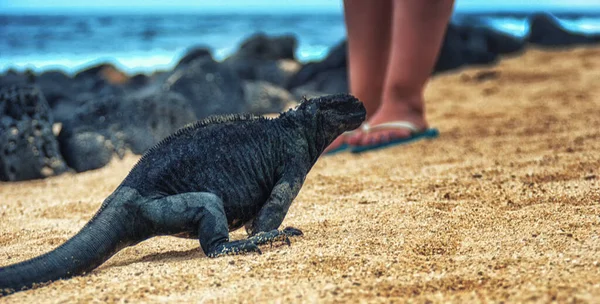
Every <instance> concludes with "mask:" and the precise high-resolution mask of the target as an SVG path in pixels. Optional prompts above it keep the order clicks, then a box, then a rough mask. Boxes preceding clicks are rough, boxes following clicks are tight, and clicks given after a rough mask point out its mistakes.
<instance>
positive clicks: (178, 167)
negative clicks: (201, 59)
mask: <svg viewBox="0 0 600 304" xmlns="http://www.w3.org/2000/svg"><path fill="white" fill-rule="evenodd" d="M365 115H366V111H365V108H364V106H363V104H362V102H360V101H359V100H358V99H356V98H355V97H353V96H352V95H348V94H336V95H328V96H323V97H319V98H313V99H308V100H307V99H304V100H303V101H302V102H301V103H300V105H299V106H298V107H296V109H292V110H289V111H287V112H284V113H281V114H280V115H279V116H278V117H277V118H271V119H269V118H264V117H261V116H255V115H251V114H238V115H227V116H212V117H209V118H207V119H205V120H202V121H199V122H196V123H194V124H192V125H188V126H185V127H183V128H181V129H179V130H178V131H176V132H175V133H174V134H172V135H170V136H168V137H167V138H165V139H163V140H162V141H160V142H159V143H158V144H156V145H155V146H154V147H152V148H150V149H149V150H148V151H146V153H145V154H144V155H143V156H142V157H141V159H140V160H139V161H138V163H137V164H136V165H135V166H134V167H133V169H131V171H130V172H129V174H128V175H127V177H126V178H125V179H124V180H123V181H122V183H121V184H120V185H119V186H118V187H117V189H116V190H115V191H114V192H113V193H112V194H111V195H110V196H108V197H107V198H106V199H105V201H104V202H103V203H102V206H101V207H100V209H99V210H98V211H97V213H96V214H95V215H94V216H93V217H92V219H91V220H90V221H89V222H88V223H87V224H86V225H85V226H84V227H83V228H82V229H81V230H80V231H79V232H78V233H77V234H76V235H75V236H73V237H72V238H71V239H69V240H68V241H66V242H65V243H64V244H62V245H60V246H59V247H57V248H56V249H54V250H52V251H50V252H48V253H45V254H43V255H40V256H38V257H35V258H33V259H30V260H26V261H23V262H20V263H17V264H13V265H9V266H5V267H1V268H0V295H7V294H10V293H12V292H16V291H20V290H24V289H29V288H32V287H34V285H38V284H44V283H47V282H51V281H55V280H59V279H66V278H69V277H72V276H75V275H82V274H84V273H86V272H89V271H91V270H93V269H94V268H96V267H98V266H99V265H101V264H102V263H104V262H105V261H106V260H108V259H109V258H110V257H111V256H113V255H114V254H115V253H117V252H118V251H119V250H121V249H123V248H124V247H127V246H132V245H135V244H137V243H139V242H141V241H143V240H146V239H148V238H151V237H153V236H159V235H175V236H179V237H189V238H197V239H199V241H200V247H201V248H202V250H203V251H204V253H205V254H206V255H207V256H208V257H217V256H220V255H225V254H240V253H245V252H258V253H260V249H259V247H258V245H262V244H266V243H269V242H273V241H275V240H284V241H286V243H288V244H289V239H288V236H294V235H301V234H302V232H301V231H300V230H298V229H296V228H292V227H287V228H285V229H283V230H278V228H279V226H280V225H281V223H282V222H283V219H284V217H285V215H286V214H287V211H288V208H289V207H290V205H291V203H292V201H293V200H294V198H295V197H296V195H297V194H298V192H299V191H300V188H301V187H302V184H303V182H304V180H305V177H306V175H307V173H308V172H309V171H310V170H311V168H312V166H313V165H314V164H315V162H316V161H317V159H318V158H319V156H320V155H321V153H322V152H323V150H324V149H325V147H327V146H328V145H329V144H330V143H331V142H332V141H333V140H334V139H335V138H336V137H338V136H339V135H340V134H342V133H343V132H345V131H349V130H353V129H356V128H357V127H359V126H360V125H361V123H362V122H363V121H364V120H365ZM242 226H245V227H246V231H247V232H248V238H246V239H242V240H236V241H230V240H229V231H233V230H236V229H239V228H241V227H242Z"/></svg>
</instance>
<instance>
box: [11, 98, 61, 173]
mask: <svg viewBox="0 0 600 304" xmlns="http://www.w3.org/2000/svg"><path fill="white" fill-rule="evenodd" d="M0 115H1V116H0V180H3V181H21V180H30V179H38V178H44V177H48V176H53V175H58V174H61V173H63V172H65V171H67V170H68V168H67V166H66V165H65V162H64V160H63V158H62V156H61V155H60V153H59V149H58V144H57V141H56V137H55V136H54V134H53V132H52V125H53V119H52V113H51V112H50V107H49V106H48V103H47V102H46V100H45V98H44V95H43V94H42V92H41V91H40V90H39V88H38V87H36V86H11V87H4V88H1V89H0Z"/></svg>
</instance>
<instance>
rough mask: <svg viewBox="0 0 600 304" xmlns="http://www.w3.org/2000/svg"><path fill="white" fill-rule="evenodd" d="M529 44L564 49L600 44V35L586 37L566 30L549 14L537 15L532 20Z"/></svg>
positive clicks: (528, 37)
mask: <svg viewBox="0 0 600 304" xmlns="http://www.w3.org/2000/svg"><path fill="white" fill-rule="evenodd" d="M529 24H530V30H529V35H528V36H527V42H529V43H531V44H533V45H538V46H542V47H564V46H575V45H588V44H596V43H600V35H598V34H596V35H591V34H590V35H586V34H578V33H573V32H570V31H568V30H566V29H565V28H564V27H563V26H562V25H561V24H560V23H559V22H558V20H557V19H556V18H554V17H553V16H552V15H549V14H535V15H533V16H532V17H531V18H530V20H529Z"/></svg>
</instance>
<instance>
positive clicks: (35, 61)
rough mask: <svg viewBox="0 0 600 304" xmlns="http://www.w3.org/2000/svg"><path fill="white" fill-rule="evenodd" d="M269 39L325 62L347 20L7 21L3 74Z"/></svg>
mask: <svg viewBox="0 0 600 304" xmlns="http://www.w3.org/2000/svg"><path fill="white" fill-rule="evenodd" d="M556 16H558V17H559V18H560V19H559V20H560V22H561V23H562V24H563V25H564V26H565V27H566V28H567V29H569V30H572V31H574V32H582V33H600V15H593V14H586V13H585V12H582V13H572V12H571V13H569V14H566V15H563V16H561V15H558V14H557V15H556ZM526 17H527V16H526V14H523V13H515V14H510V13H502V14H490V13H487V14H486V13H478V14H473V13H468V12H455V14H454V16H453V22H455V23H473V22H475V23H477V24H480V25H482V26H489V27H492V28H495V29H497V30H499V31H502V32H506V33H509V34H511V35H514V36H517V37H522V36H524V35H526V34H527V32H528V30H529V27H528V23H527V19H526ZM257 32H263V33H266V34H269V35H281V34H293V35H295V36H296V37H297V39H298V42H299V45H298V49H297V54H296V56H297V58H298V59H299V60H301V61H310V60H318V59H321V58H323V57H324V56H325V55H326V54H327V52H328V50H329V49H330V48H331V47H332V46H334V45H335V44H337V43H339V42H340V41H341V40H343V39H344V38H345V36H346V30H345V26H344V20H343V15H342V13H341V12H339V13H336V12H333V13H327V12H324V13H316V14H308V13H290V12H286V13H276V14H259V13H253V14H232V13H227V14H192V13H190V14H160V13H152V14H144V15H142V14H130V15H127V14H113V15H108V14H90V13H88V14H62V15H61V14H52V15H17V14H11V15H1V13H0V72H4V71H6V70H8V69H11V68H12V69H16V70H24V69H32V70H34V71H38V72H39V71H45V70H49V69H60V70H63V71H66V72H67V73H74V72H76V71H77V70H79V69H81V68H82V67H85V66H89V65H91V64H96V63H99V62H111V63H113V64H115V65H116V66H118V67H119V68H121V69H123V70H124V71H126V72H128V73H140V72H141V73H151V72H152V71H155V70H157V69H159V70H160V69H169V68H171V67H173V66H174V65H175V64H176V63H177V61H178V60H179V58H181V56H183V55H184V54H185V52H186V50H188V49H189V48H191V47H194V46H205V47H209V48H210V49H211V50H212V51H213V55H214V57H215V58H216V59H219V60H220V59H223V58H225V57H226V56H228V55H230V54H232V53H233V52H235V50H236V48H237V47H238V46H239V44H240V42H242V41H243V40H244V39H245V38H247V37H249V36H250V35H252V34H254V33H257Z"/></svg>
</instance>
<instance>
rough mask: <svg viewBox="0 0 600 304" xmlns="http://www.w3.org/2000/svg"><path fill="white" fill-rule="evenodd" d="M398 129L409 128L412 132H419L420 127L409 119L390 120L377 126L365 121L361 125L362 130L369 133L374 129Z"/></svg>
mask: <svg viewBox="0 0 600 304" xmlns="http://www.w3.org/2000/svg"><path fill="white" fill-rule="evenodd" d="M397 129H409V130H410V131H411V132H412V133H416V132H419V129H418V128H417V127H416V126H415V125H414V124H413V123H411V122H408V121H390V122H384V123H381V124H378V125H375V126H371V125H369V124H367V123H364V124H363V125H362V126H361V130H362V131H363V132H364V133H369V132H373V131H381V130H397Z"/></svg>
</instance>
